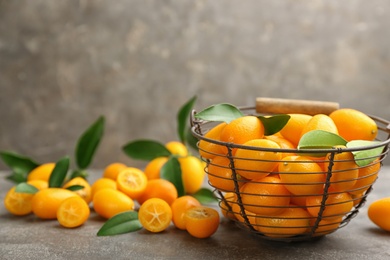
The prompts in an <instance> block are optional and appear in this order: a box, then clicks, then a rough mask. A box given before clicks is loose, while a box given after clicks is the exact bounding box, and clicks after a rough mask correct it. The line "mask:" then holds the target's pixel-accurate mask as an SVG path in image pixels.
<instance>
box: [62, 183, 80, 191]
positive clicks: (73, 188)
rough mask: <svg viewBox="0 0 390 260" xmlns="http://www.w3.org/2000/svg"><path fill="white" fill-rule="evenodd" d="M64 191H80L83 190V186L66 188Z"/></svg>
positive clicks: (76, 185)
mask: <svg viewBox="0 0 390 260" xmlns="http://www.w3.org/2000/svg"><path fill="white" fill-rule="evenodd" d="M66 189H67V190H70V191H77V190H82V189H84V186H83V185H78V184H75V185H72V186H69V187H66Z"/></svg>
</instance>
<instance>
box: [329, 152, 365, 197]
mask: <svg viewBox="0 0 390 260" xmlns="http://www.w3.org/2000/svg"><path fill="white" fill-rule="evenodd" d="M336 147H340V148H345V146H336ZM329 156H330V154H328V156H327V158H330V157H329ZM328 167H329V161H326V162H325V168H326V169H328ZM358 175H359V170H358V166H357V164H356V163H355V159H354V157H353V154H352V153H351V152H342V153H336V154H335V155H334V159H333V167H332V177H330V182H331V184H330V187H331V188H332V189H333V190H335V191H340V192H344V191H350V190H351V189H352V188H353V186H354V185H355V184H356V181H357V178H358Z"/></svg>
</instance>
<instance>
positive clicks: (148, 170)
mask: <svg viewBox="0 0 390 260" xmlns="http://www.w3.org/2000/svg"><path fill="white" fill-rule="evenodd" d="M167 161H168V157H157V158H154V159H153V160H151V161H150V162H148V164H147V165H146V166H145V169H144V173H145V174H146V177H147V178H148V180H152V179H158V178H160V171H161V168H162V167H163V166H164V164H165V163H166V162H167Z"/></svg>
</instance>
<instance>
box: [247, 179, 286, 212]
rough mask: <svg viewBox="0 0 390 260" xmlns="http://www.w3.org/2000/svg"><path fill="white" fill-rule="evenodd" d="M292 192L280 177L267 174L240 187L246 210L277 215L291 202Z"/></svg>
mask: <svg viewBox="0 0 390 260" xmlns="http://www.w3.org/2000/svg"><path fill="white" fill-rule="evenodd" d="M290 195H291V193H290V192H289V191H288V190H287V189H286V188H285V187H284V185H283V184H281V180H280V179H279V178H278V177H274V176H267V177H264V178H261V179H256V180H252V181H250V182H246V183H244V185H242V187H241V188H240V196H241V201H242V203H243V205H244V207H245V209H246V210H248V211H250V212H253V213H255V214H259V215H267V216H268V215H275V214H278V213H280V212H282V211H283V210H285V209H286V207H287V206H288V205H289V204H290Z"/></svg>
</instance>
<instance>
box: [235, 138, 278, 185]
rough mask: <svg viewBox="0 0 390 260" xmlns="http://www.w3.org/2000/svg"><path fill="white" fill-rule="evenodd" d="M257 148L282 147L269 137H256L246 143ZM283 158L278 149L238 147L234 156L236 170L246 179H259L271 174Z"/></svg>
mask: <svg viewBox="0 0 390 260" xmlns="http://www.w3.org/2000/svg"><path fill="white" fill-rule="evenodd" d="M244 145H245V146H251V147H254V148H257V149H261V148H266V149H274V150H277V149H280V146H279V145H278V144H277V143H275V142H274V141H271V140H267V139H254V140H250V141H248V142H246V143H244ZM280 159H282V155H281V153H279V152H276V151H265V150H250V149H244V148H238V149H237V151H236V154H235V158H234V167H235V169H236V172H237V173H238V174H240V175H241V176H242V177H244V178H246V179H259V178H262V177H265V176H267V175H268V174H270V173H271V172H272V171H273V170H274V169H275V168H276V167H277V166H278V163H279V161H280Z"/></svg>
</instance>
